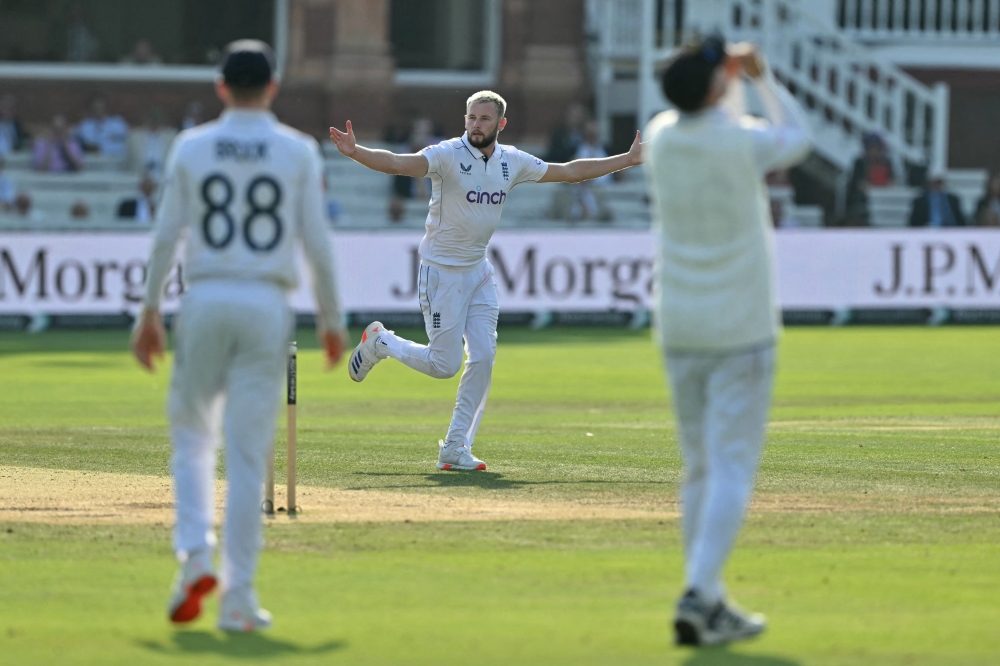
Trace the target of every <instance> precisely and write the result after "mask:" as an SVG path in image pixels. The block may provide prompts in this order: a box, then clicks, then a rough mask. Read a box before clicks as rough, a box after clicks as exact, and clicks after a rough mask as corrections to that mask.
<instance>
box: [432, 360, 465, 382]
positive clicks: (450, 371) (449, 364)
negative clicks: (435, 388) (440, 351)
mask: <svg viewBox="0 0 1000 666" xmlns="http://www.w3.org/2000/svg"><path fill="white" fill-rule="evenodd" d="M431 366H432V367H433V369H434V374H433V377H434V378H436V379H451V378H452V377H454V376H455V375H457V374H458V371H459V370H461V368H462V357H461V355H459V356H447V357H439V358H435V359H434V360H433V361H431Z"/></svg>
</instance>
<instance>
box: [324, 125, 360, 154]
mask: <svg viewBox="0 0 1000 666" xmlns="http://www.w3.org/2000/svg"><path fill="white" fill-rule="evenodd" d="M330 140H331V141H333V143H334V144H336V146H337V150H339V151H340V154H341V155H344V156H346V157H350V156H351V155H353V154H354V150H355V149H356V148H357V147H358V142H357V141H356V140H355V138H354V128H353V127H351V121H350V120H348V121H347V131H346V132H342V131H340V130H339V129H337V128H336V127H331V128H330Z"/></svg>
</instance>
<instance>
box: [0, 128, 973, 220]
mask: <svg viewBox="0 0 1000 666" xmlns="http://www.w3.org/2000/svg"><path fill="white" fill-rule="evenodd" d="M373 147H382V148H388V149H398V147H396V146H393V145H388V144H386V145H380V144H373ZM527 149H528V150H532V149H533V150H535V151H536V152H537V151H539V150H540V148H538V147H530V146H529V147H527ZM324 154H325V170H326V177H327V183H328V186H329V192H328V196H329V199H330V200H332V201H334V202H336V208H337V209H338V210H339V214H338V215H337V217H336V220H335V226H337V227H339V228H390V227H394V228H404V229H406V228H411V229H419V228H421V227H422V226H423V224H424V220H425V218H426V216H427V201H426V200H424V199H416V198H414V199H407V200H405V201H404V213H403V217H402V220H401V221H399V222H390V221H389V216H388V207H389V201H390V193H391V190H392V177H391V176H387V175H385V174H380V173H377V172H375V171H371V170H369V169H365V168H363V167H361V166H359V165H358V164H355V163H354V162H352V161H351V160H349V159H347V158H345V157H343V156H342V155H340V154H339V153H338V152H337V151H336V149H335V148H334V147H333V145H332V144H330V143H327V144H325V145H324ZM6 165H7V167H6V173H7V175H9V176H10V177H11V178H12V179H13V180H14V182H15V185H16V187H17V190H18V191H19V192H21V191H24V192H28V193H29V194H30V195H31V197H32V201H33V209H34V210H35V211H36V217H38V218H41V219H37V220H33V219H25V218H21V217H18V216H16V215H12V214H7V215H0V229H5V230H55V229H65V230H82V229H115V230H120V229H140V230H141V229H146V228H147V227H146V226H145V225H142V224H137V223H135V222H134V221H131V220H118V219H116V218H115V212H116V210H117V207H118V204H119V203H120V202H121V200H122V199H125V198H127V197H130V196H133V195H134V194H135V193H136V191H137V188H138V182H139V177H138V176H137V175H136V174H133V173H128V172H125V171H122V169H121V168H122V161H121V160H115V159H107V158H102V157H96V156H87V158H86V164H85V168H84V170H83V171H81V172H78V173H71V174H49V173H38V172H35V171H33V170H32V169H31V163H30V155H29V154H27V153H25V152H21V153H15V154H12V155H9V156H8V157H7V159H6ZM985 181H986V172H985V171H982V170H954V171H950V172H949V173H948V187H949V189H950V190H951V191H953V192H954V193H955V194H957V195H958V197H959V199H960V200H961V201H962V207H963V210H964V211H965V213H966V214H967V215H971V213H972V211H973V210H974V208H975V203H976V201H977V199H978V198H979V197H980V196H981V194H982V191H983V186H984V183H985ZM560 187H566V186H565V185H561V184H555V183H546V184H542V185H531V186H524V187H519V188H517V190H516V192H515V195H514V196H511V197H510V199H508V200H507V202H506V203H505V205H504V216H503V218H502V222H501V226H502V227H505V228H518V227H544V228H560V227H568V226H583V227H598V226H608V225H609V224H611V225H613V226H615V227H620V228H641V227H645V226H648V225H649V223H650V211H649V203H648V197H647V193H646V182H645V178H644V175H643V173H642V168H641V167H639V168H635V169H630V170H628V171H627V172H625V173H624V177H623V178H622V179H621V180H620V181H616V182H613V183H609V184H608V185H605V186H604V188H603V189H604V200H605V201H606V203H607V206H608V208H609V209H610V210H611V213H612V216H613V220H612V221H611V222H610V223H608V222H598V221H593V220H590V221H584V222H575V223H573V222H569V221H567V220H553V219H549V217H548V212H549V209H550V208H551V203H552V200H553V197H554V196H555V195H556V193H557V192H558V188H560ZM570 187H572V186H570ZM917 194H918V190H917V189H915V188H909V187H891V188H883V189H879V190H873V191H872V193H871V201H870V210H871V220H872V226H876V227H902V226H906V224H907V222H908V219H909V211H910V203H911V201H912V200H913V198H914V197H915V196H917ZM771 197H772V198H773V199H775V200H777V201H780V202H781V204H782V207H783V209H784V211H785V214H786V217H788V218H789V219H791V220H794V224H795V226H798V227H804V228H814V227H822V226H823V210H822V209H821V208H820V207H819V206H797V205H795V203H794V192H793V190H792V188H791V187H789V186H782V185H775V186H772V187H771ZM77 202H83V203H85V204H86V205H87V207H88V208H89V210H90V214H89V216H88V217H86V218H84V219H74V218H72V217H70V214H69V210H70V207H71V206H72V205H73V204H75V203H77Z"/></svg>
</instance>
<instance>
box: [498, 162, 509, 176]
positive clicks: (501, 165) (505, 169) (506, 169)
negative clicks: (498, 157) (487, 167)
mask: <svg viewBox="0 0 1000 666" xmlns="http://www.w3.org/2000/svg"><path fill="white" fill-rule="evenodd" d="M500 167H501V168H502V169H503V179H504V180H510V167H508V166H507V163H506V162H501V163H500Z"/></svg>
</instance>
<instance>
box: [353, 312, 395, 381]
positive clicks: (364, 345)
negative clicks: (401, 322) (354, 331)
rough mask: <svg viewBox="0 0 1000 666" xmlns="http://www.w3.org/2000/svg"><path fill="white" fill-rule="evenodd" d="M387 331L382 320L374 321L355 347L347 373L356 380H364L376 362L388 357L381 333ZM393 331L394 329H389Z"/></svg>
mask: <svg viewBox="0 0 1000 666" xmlns="http://www.w3.org/2000/svg"><path fill="white" fill-rule="evenodd" d="M383 332H387V331H386V330H385V326H383V325H382V322H380V321H373V322H372V323H370V324H368V328H366V329H365V332H364V333H362V334H361V343H360V344H359V345H358V346H357V347H355V348H354V353H353V354H351V360H350V361H348V362H347V374H348V375H350V376H351V379H353V380H354V381H356V382H360V381H364V379H365V377H367V376H368V373H369V372H371V369H372V368H374V367H375V364H376V363H378V362H379V361H381V360H382V359H384V358H388V356H387V354H386V352H385V343H384V342H382V339H381V334H382V333H383ZM388 332H389V333H391V332H392V331H388Z"/></svg>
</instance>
